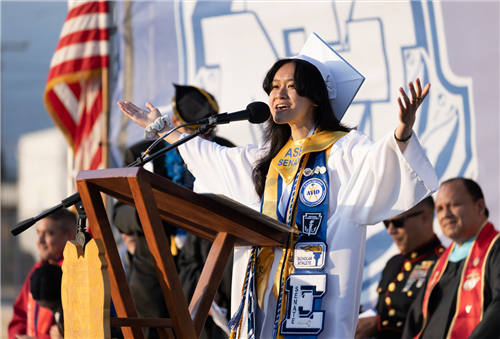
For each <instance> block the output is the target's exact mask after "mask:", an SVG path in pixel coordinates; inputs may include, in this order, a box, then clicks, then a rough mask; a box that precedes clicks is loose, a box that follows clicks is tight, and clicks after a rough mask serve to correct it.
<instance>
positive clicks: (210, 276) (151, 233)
mask: <svg viewBox="0 0 500 339" xmlns="http://www.w3.org/2000/svg"><path fill="white" fill-rule="evenodd" d="M77 184H78V189H79V191H80V195H81V199H82V202H83V205H84V207H85V212H86V214H87V218H88V220H89V225H90V229H91V230H92V234H93V236H94V237H95V238H99V239H101V240H102V242H103V244H104V247H105V252H106V260H107V261H108V263H109V266H108V272H109V280H110V285H111V298H112V299H113V303H114V305H115V308H116V312H117V315H118V317H117V318H110V324H111V326H121V327H122V331H123V334H124V336H125V338H144V334H143V332H142V329H141V327H156V328H157V329H158V333H159V334H160V336H161V337H162V338H169V339H170V338H177V339H181V338H186V339H193V338H199V336H200V334H201V331H202V329H203V326H204V324H205V321H206V318H207V315H208V312H209V310H210V306H211V304H212V300H213V298H214V296H215V293H216V291H217V288H218V286H219V284H220V281H221V278H222V275H223V272H224V269H225V267H226V265H227V262H228V260H229V257H230V255H231V252H232V249H233V247H234V246H253V245H259V246H273V245H283V244H284V243H285V242H286V239H287V236H288V234H289V232H293V231H294V230H293V229H292V228H290V227H288V226H286V225H284V224H281V223H279V222H278V221H276V220H274V219H271V218H269V217H267V216H264V215H262V214H260V213H258V212H255V211H254V210H252V209H249V208H247V207H245V206H243V205H240V204H238V203H234V202H232V201H230V200H228V199H224V198H223V197H220V196H210V195H208V196H205V195H200V194H196V193H194V192H193V191H191V190H189V189H186V188H184V187H182V186H179V185H177V184H174V183H173V182H171V181H170V180H167V179H165V178H163V177H160V176H158V175H156V174H154V173H151V172H149V171H146V170H144V169H142V168H140V167H133V168H118V169H106V170H95V171H82V172H79V173H78V176H77ZM101 193H104V194H107V195H109V196H111V197H114V198H116V199H118V200H120V201H123V202H124V203H127V204H129V205H131V206H135V207H136V208H137V211H138V214H139V218H140V220H141V224H142V226H143V229H144V235H145V237H146V241H147V243H148V246H149V250H150V251H151V254H152V256H153V260H154V263H155V267H156V273H157V275H158V279H159V281H160V285H161V288H162V291H163V296H164V298H165V302H166V305H167V308H168V311H169V314H170V318H169V319H150V318H139V317H138V314H137V310H136V308H135V304H134V301H133V299H132V294H131V292H130V288H129V285H128V282H127V278H126V276H125V272H124V270H123V266H122V263H121V260H120V256H119V254H118V249H117V247H116V243H115V239H114V236H113V233H112V230H111V227H110V223H109V220H108V217H107V213H106V210H105V208H104V203H103V198H102V195H101ZM162 220H165V221H167V222H168V223H170V224H172V225H174V226H176V227H178V228H181V229H183V230H185V231H187V232H189V233H192V234H194V235H196V236H198V237H201V238H203V239H206V240H208V241H210V242H213V245H212V248H211V250H210V253H209V255H208V258H207V261H206V263H205V266H204V268H203V271H202V274H201V276H200V279H199V281H198V285H197V287H196V289H195V292H194V295H193V298H192V300H191V303H190V305H189V307H188V305H187V302H186V298H185V297H184V294H183V291H182V287H181V283H180V281H179V275H178V273H177V269H176V267H175V264H174V260H173V257H172V254H171V252H170V239H168V238H167V236H166V234H165V232H164V230H163V225H162Z"/></svg>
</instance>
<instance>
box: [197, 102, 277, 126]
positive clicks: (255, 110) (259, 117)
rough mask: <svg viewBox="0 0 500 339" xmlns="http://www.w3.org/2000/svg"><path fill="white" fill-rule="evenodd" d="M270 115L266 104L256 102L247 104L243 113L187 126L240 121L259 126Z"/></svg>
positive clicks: (222, 114)
mask: <svg viewBox="0 0 500 339" xmlns="http://www.w3.org/2000/svg"><path fill="white" fill-rule="evenodd" d="M270 115H271V110H270V109H269V106H268V105H267V104H266V103H263V102H260V101H256V102H252V103H250V104H248V106H247V108H246V109H245V110H243V111H238V112H234V113H221V114H217V115H213V116H211V117H208V118H205V119H201V120H198V121H197V122H193V123H191V124H188V125H220V124H228V123H230V122H232V121H240V120H248V121H250V122H251V123H252V124H261V123H263V122H264V121H266V120H267V119H269V116H270Z"/></svg>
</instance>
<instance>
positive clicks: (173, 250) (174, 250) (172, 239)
mask: <svg viewBox="0 0 500 339" xmlns="http://www.w3.org/2000/svg"><path fill="white" fill-rule="evenodd" d="M170 252H171V253H172V255H173V256H174V257H175V256H176V255H177V254H179V250H178V249H177V246H176V245H175V237H174V236H173V235H171V236H170Z"/></svg>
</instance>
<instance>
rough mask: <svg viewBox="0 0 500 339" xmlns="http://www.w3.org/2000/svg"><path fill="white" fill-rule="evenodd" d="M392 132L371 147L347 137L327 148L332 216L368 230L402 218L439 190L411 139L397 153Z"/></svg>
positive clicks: (355, 133)
mask: <svg viewBox="0 0 500 339" xmlns="http://www.w3.org/2000/svg"><path fill="white" fill-rule="evenodd" d="M393 133H394V132H391V133H388V134H387V135H386V136H385V137H384V138H382V140H380V141H378V142H375V143H374V142H372V141H371V140H370V139H369V138H368V137H367V136H366V135H364V134H363V133H361V132H359V131H352V132H350V133H349V134H348V135H346V136H345V137H344V138H342V139H341V140H339V141H341V142H340V143H339V142H337V143H336V144H335V145H334V147H333V148H332V152H331V154H330V158H329V166H330V168H332V167H333V168H334V169H336V170H337V171H338V176H339V180H340V183H341V185H340V190H339V194H338V197H337V199H338V200H337V213H339V214H340V216H341V217H343V218H345V219H348V220H351V221H354V222H355V223H357V224H360V225H372V224H376V223H378V222H380V221H382V220H385V219H387V218H390V217H393V216H395V215H397V214H400V213H403V212H405V211H407V210H408V209H410V208H412V207H413V206H414V205H416V204H417V203H418V202H420V201H421V200H422V199H424V198H426V197H427V196H429V195H430V194H432V193H433V192H434V191H436V190H437V189H438V180H437V176H436V173H435V171H434V168H433V166H432V164H431V163H430V161H429V159H428V158H427V156H426V155H425V153H424V150H423V149H422V147H421V146H420V143H419V141H418V138H417V137H416V135H415V134H414V133H413V136H412V137H411V139H410V141H409V142H408V144H407V146H406V149H405V151H404V153H401V151H400V149H399V146H398V145H397V142H396V140H395V139H394V134H393Z"/></svg>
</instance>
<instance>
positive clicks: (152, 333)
mask: <svg viewBox="0 0 500 339" xmlns="http://www.w3.org/2000/svg"><path fill="white" fill-rule="evenodd" d="M174 86H175V96H174V98H173V99H172V114H171V121H172V124H173V125H174V126H179V125H182V124H186V123H190V122H195V121H198V120H200V119H203V118H207V117H210V116H212V115H216V114H218V113H219V106H218V104H217V101H216V100H215V98H214V97H213V95H211V94H210V93H208V92H206V91H204V90H203V89H201V88H198V87H195V86H182V85H176V84H174ZM197 128H198V126H190V127H182V128H180V131H181V132H182V133H192V132H194V131H195V130H196V129H197ZM202 137H203V138H204V139H207V140H211V141H214V142H217V143H218V144H220V145H223V146H227V147H232V146H234V145H233V144H232V143H231V142H229V141H228V140H226V139H223V138H220V137H217V136H215V135H214V133H211V134H208V135H203V136H202ZM155 139H156V138H153V139H151V140H143V141H140V142H138V143H136V144H134V145H132V146H131V147H129V148H128V149H127V150H126V151H125V154H124V166H127V165H128V164H130V163H132V162H134V161H135V160H136V159H137V158H138V157H139V156H141V154H142V153H143V152H144V151H146V149H147V148H148V147H149V146H150V145H151V144H152V143H153V142H154V140H155ZM166 146H167V143H166V142H165V141H162V142H161V143H160V144H158V145H157V146H156V147H154V149H152V150H151V154H152V153H154V152H156V151H157V150H160V149H162V148H164V147H166ZM145 168H147V169H150V170H152V172H154V173H156V174H158V175H161V176H163V177H165V178H167V179H170V180H172V181H173V182H174V183H176V184H179V185H181V186H184V187H186V188H189V189H193V182H194V177H193V175H192V174H191V173H190V172H189V171H188V170H187V166H186V165H185V164H184V161H183V160H182V158H181V156H180V155H179V153H178V152H177V150H172V151H170V152H167V153H166V154H164V155H162V156H160V157H158V158H156V159H155V160H153V161H152V165H151V163H147V164H146V165H145ZM113 222H114V225H115V226H116V227H117V228H118V230H120V232H122V233H123V234H128V235H132V234H133V235H134V236H135V242H136V245H135V253H134V255H133V256H131V255H129V259H130V263H129V265H130V267H129V268H128V270H129V271H128V275H129V285H130V290H131V292H132V296H133V298H134V301H135V305H136V308H137V312H138V313H139V317H143V318H165V317H168V311H167V306H166V304H165V301H164V298H163V294H162V291H161V287H160V283H159V281H158V278H157V275H156V271H155V267H154V264H153V260H152V257H151V254H150V252H149V248H148V245H147V242H146V238H145V236H144V232H143V230H142V226H141V224H140V220H139V216H138V214H137V211H136V209H135V208H134V207H132V206H129V205H127V204H124V203H121V202H118V203H117V204H116V205H115V208H114V212H113ZM163 226H164V229H165V233H166V234H167V237H169V238H170V239H171V240H172V241H171V251H172V254H173V255H174V259H175V260H176V263H177V258H178V255H177V254H178V251H179V250H180V249H181V248H182V245H183V244H184V240H185V239H186V232H184V231H182V230H179V229H177V228H176V227H173V226H172V225H169V224H167V223H165V222H164V223H163ZM193 237H194V236H193ZM194 238H196V237H194ZM189 241H190V242H191V241H194V239H191V240H189ZM192 247H193V246H191V245H190V248H192ZM204 248H206V246H204ZM209 248H210V247H208V249H209ZM185 260H188V261H192V260H194V259H192V258H185ZM179 269H180V268H179ZM187 279H189V278H187ZM144 331H145V335H146V338H157V337H158V334H157V331H156V329H154V328H150V329H144Z"/></svg>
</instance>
